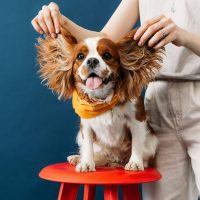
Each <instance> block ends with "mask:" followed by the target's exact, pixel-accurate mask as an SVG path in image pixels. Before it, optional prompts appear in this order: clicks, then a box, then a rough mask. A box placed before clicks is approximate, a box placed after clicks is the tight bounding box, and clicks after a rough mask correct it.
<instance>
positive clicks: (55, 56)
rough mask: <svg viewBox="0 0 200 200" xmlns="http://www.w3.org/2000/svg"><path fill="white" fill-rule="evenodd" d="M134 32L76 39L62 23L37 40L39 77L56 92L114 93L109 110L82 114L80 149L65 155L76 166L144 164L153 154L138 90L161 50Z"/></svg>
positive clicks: (105, 96)
mask: <svg viewBox="0 0 200 200" xmlns="http://www.w3.org/2000/svg"><path fill="white" fill-rule="evenodd" d="M134 33H135V31H134V30H133V31H131V32H130V33H128V34H127V35H126V36H125V37H123V38H122V39H121V40H119V41H118V42H113V41H112V40H110V39H108V38H101V37H93V38H88V39H85V40H84V41H81V42H77V40H76V38H74V37H73V36H72V35H71V34H70V33H69V32H68V31H67V30H64V29H62V31H61V34H59V35H58V37H57V38H56V39H52V38H51V37H49V36H47V37H46V38H45V39H41V38H40V39H39V40H38V46H37V49H38V62H39V64H40V66H41V68H40V71H39V72H40V75H41V78H42V79H43V80H44V81H45V82H46V84H47V86H48V87H49V88H50V89H51V90H53V91H54V92H56V93H57V94H58V96H59V98H63V99H68V98H71V97H72V94H73V92H74V91H77V93H78V94H79V96H80V97H81V98H82V99H84V100H85V101H87V102H89V103H91V104H93V103H96V102H100V103H108V104H109V102H110V101H111V99H112V98H113V97H114V96H117V98H118V102H117V104H116V105H115V106H114V107H112V108H111V109H109V110H108V111H106V112H104V113H101V114H100V115H98V116H95V117H92V118H81V122H80V131H79V133H78V136H77V142H78V145H79V147H80V154H79V155H72V156H69V157H68V161H69V162H70V163H71V164H74V165H76V171H79V172H88V171H95V166H124V167H125V169H126V170H143V169H144V167H148V165H149V160H150V159H151V158H153V157H154V154H155V151H156V147H157V143H158V142H157V138H156V137H155V135H154V134H153V133H152V131H151V130H150V128H149V127H148V125H147V115H146V113H145V110H144V105H143V100H142V98H141V97H140V93H141V89H142V88H143V87H144V86H146V85H147V84H148V83H149V81H151V80H152V79H153V77H154V74H155V72H156V71H157V70H158V69H159V68H160V63H161V62H162V57H161V53H162V51H161V50H154V49H152V48H148V47H147V46H144V47H139V46H138V45H137V42H136V41H134V40H133V36H134Z"/></svg>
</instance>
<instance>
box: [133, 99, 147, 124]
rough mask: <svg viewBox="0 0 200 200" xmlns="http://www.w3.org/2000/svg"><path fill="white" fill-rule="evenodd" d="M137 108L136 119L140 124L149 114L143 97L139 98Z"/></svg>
mask: <svg viewBox="0 0 200 200" xmlns="http://www.w3.org/2000/svg"><path fill="white" fill-rule="evenodd" d="M135 107H136V114H135V118H136V119H137V120H138V121H140V122H142V121H145V120H146V116H147V114H146V112H145V108H144V99H143V97H142V96H140V97H138V98H137V101H136V105H135Z"/></svg>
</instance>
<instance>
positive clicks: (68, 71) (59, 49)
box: [37, 29, 77, 99]
mask: <svg viewBox="0 0 200 200" xmlns="http://www.w3.org/2000/svg"><path fill="white" fill-rule="evenodd" d="M76 43H77V41H76V39H75V38H74V37H73V36H72V35H71V34H70V33H69V32H68V31H66V30H64V29H61V34H59V35H58V36H57V38H55V39H52V38H51V37H50V36H46V37H45V39H42V38H39V39H38V45H37V50H38V56H37V59H38V63H39V64H40V70H39V73H40V77H41V78H42V79H43V81H45V82H46V85H47V86H48V87H49V88H50V89H51V90H53V91H55V92H56V93H57V94H58V95H59V98H64V99H67V98H70V97H71V96H72V92H73V90H74V82H73V77H72V67H73V58H72V55H73V54H72V52H73V50H74V47H75V45H76Z"/></svg>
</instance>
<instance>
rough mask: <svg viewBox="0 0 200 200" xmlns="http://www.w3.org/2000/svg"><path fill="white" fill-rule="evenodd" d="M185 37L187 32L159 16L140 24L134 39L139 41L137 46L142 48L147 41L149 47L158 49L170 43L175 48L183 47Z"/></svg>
mask: <svg viewBox="0 0 200 200" xmlns="http://www.w3.org/2000/svg"><path fill="white" fill-rule="evenodd" d="M186 35H187V32H186V31H185V30H184V29H182V28H180V27H179V26H177V25H176V24H175V23H174V22H173V21H172V20H171V19H170V18H168V17H166V16H165V15H160V16H157V17H154V18H152V19H150V20H147V21H146V22H145V23H144V24H142V26H141V27H140V28H139V29H138V30H137V31H136V33H135V36H134V39H135V40H139V42H138V45H139V46H143V45H144V44H145V43H146V42H147V41H148V45H149V46H150V47H153V48H155V49H159V48H162V47H164V46H165V45H167V44H169V43H171V42H172V43H173V44H174V45H176V46H184V45H185V41H186Z"/></svg>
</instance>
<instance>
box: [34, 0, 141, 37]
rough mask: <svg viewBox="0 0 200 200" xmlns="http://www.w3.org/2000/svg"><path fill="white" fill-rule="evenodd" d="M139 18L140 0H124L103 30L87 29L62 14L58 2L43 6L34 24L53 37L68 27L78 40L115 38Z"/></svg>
mask: <svg viewBox="0 0 200 200" xmlns="http://www.w3.org/2000/svg"><path fill="white" fill-rule="evenodd" d="M138 18H139V10H138V0H122V1H121V3H120V4H119V6H118V7H117V9H116V11H115V12H114V14H113V15H112V17H111V18H110V19H109V21H108V23H107V24H106V26H105V27H104V28H103V30H102V31H101V32H96V31H91V30H87V29H85V28H83V27H81V26H79V25H77V24H76V23H74V22H72V21H71V20H70V19H68V18H67V17H65V16H64V15H62V14H61V13H60V11H59V7H58V5H57V4H56V3H53V2H52V3H50V4H49V5H48V6H46V5H45V6H43V7H42V10H40V11H39V13H38V15H37V16H36V17H35V18H34V19H33V20H32V25H33V27H34V28H35V30H36V31H37V32H39V33H41V34H42V33H45V34H50V35H51V36H52V37H53V38H55V37H56V34H57V33H59V32H60V27H61V26H63V27H65V28H66V29H68V30H69V31H70V32H71V33H72V35H74V36H75V37H76V39H77V40H82V39H84V38H87V37H95V36H104V37H105V36H107V37H110V38H111V39H113V40H117V39H119V38H120V37H121V36H123V35H124V34H125V33H127V32H128V31H129V30H130V29H131V28H132V27H133V26H134V24H135V23H136V22H137V20H138Z"/></svg>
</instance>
